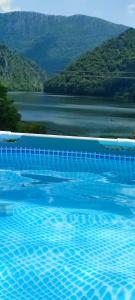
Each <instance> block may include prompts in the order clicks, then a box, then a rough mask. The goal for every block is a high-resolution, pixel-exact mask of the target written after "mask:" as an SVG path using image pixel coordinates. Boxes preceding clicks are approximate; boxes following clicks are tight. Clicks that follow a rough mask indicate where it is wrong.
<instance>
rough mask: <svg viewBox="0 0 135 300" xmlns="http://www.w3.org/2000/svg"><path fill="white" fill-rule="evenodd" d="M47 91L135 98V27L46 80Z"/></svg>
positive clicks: (45, 88)
mask: <svg viewBox="0 0 135 300" xmlns="http://www.w3.org/2000/svg"><path fill="white" fill-rule="evenodd" d="M44 90H45V92H49V93H58V94H72V95H90V96H103V97H114V98H117V97H124V98H126V99H128V100H134V99H135V30H134V29H129V30H127V31H126V32H125V33H123V34H121V35H120V36H119V37H118V38H113V39H111V40H109V41H108V42H105V43H103V44H102V46H100V47H97V48H96V49H95V50H93V51H89V52H87V53H86V54H85V55H83V56H81V58H80V59H78V60H77V61H76V62H75V63H73V64H71V65H69V66H68V67H67V68H66V69H65V70H64V71H62V72H61V73H60V74H58V75H57V76H54V77H52V78H50V79H49V80H48V81H47V82H45V87H44Z"/></svg>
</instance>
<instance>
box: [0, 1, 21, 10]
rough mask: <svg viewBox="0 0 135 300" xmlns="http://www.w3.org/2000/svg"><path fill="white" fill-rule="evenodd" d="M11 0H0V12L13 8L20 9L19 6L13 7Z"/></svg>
mask: <svg viewBox="0 0 135 300" xmlns="http://www.w3.org/2000/svg"><path fill="white" fill-rule="evenodd" d="M12 2H13V1H12V0H0V12H3V13H5V12H10V11H15V10H20V7H13V6H12Z"/></svg>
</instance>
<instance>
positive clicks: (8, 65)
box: [0, 45, 46, 91]
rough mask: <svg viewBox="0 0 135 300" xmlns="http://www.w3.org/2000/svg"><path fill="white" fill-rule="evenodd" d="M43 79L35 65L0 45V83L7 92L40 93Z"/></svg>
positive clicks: (44, 76) (43, 76) (44, 77)
mask: <svg viewBox="0 0 135 300" xmlns="http://www.w3.org/2000/svg"><path fill="white" fill-rule="evenodd" d="M45 79H46V74H45V72H44V71H42V70H41V69H40V68H39V67H38V66H37V65H36V64H35V63H33V62H31V61H29V60H27V59H25V58H23V57H22V56H20V55H18V54H17V53H16V52H15V51H13V50H10V49H9V48H7V47H6V46H5V45H0V82H1V83H2V84H3V85H5V86H6V87H7V88H8V89H9V90H19V91H21V90H22V91H40V90H43V82H44V80H45Z"/></svg>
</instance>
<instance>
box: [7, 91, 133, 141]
mask: <svg viewBox="0 0 135 300" xmlns="http://www.w3.org/2000/svg"><path fill="white" fill-rule="evenodd" d="M10 95H12V98H13V99H14V101H15V104H16V106H17V108H18V110H19V111H20V113H21V114H22V118H23V120H25V121H42V122H46V123H47V127H48V133H51V134H67V135H81V136H104V137H107V136H114V137H117V136H119V137H129V136H130V137H132V136H135V121H134V118H135V104H130V105H129V106H128V104H120V103H112V102H110V100H108V101H107V100H106V101H104V100H101V99H93V98H91V97H68V96H52V95H45V94H42V93H24V92H12V93H10Z"/></svg>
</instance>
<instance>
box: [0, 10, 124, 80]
mask: <svg viewBox="0 0 135 300" xmlns="http://www.w3.org/2000/svg"><path fill="white" fill-rule="evenodd" d="M127 28H128V27H126V26H124V25H121V24H114V23H112V22H109V21H106V20H102V19H100V18H96V17H90V16H85V15H73V16H60V15H59V16H56V15H45V14H42V13H36V12H10V13H6V14H0V42H2V43H4V44H6V45H7V46H8V47H10V48H12V49H15V50H16V51H18V52H19V53H21V54H23V55H24V56H25V57H27V58H29V59H31V60H34V61H35V62H36V63H38V64H39V66H40V67H42V68H44V69H45V70H46V71H48V73H50V74H51V73H55V72H56V71H58V70H61V69H63V68H64V67H65V66H66V65H68V64H69V63H71V62H72V61H73V60H75V59H77V58H78V57H79V56H80V55H82V54H83V53H85V52H86V51H88V50H92V49H93V48H95V47H96V46H98V45H99V44H101V43H102V42H103V41H106V40H108V39H109V38H111V37H114V36H118V35H119V34H120V33H121V32H123V31H125V30H126V29H127Z"/></svg>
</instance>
